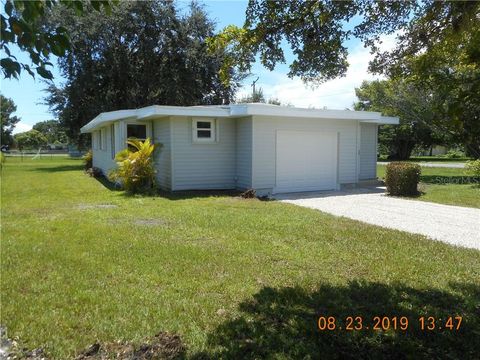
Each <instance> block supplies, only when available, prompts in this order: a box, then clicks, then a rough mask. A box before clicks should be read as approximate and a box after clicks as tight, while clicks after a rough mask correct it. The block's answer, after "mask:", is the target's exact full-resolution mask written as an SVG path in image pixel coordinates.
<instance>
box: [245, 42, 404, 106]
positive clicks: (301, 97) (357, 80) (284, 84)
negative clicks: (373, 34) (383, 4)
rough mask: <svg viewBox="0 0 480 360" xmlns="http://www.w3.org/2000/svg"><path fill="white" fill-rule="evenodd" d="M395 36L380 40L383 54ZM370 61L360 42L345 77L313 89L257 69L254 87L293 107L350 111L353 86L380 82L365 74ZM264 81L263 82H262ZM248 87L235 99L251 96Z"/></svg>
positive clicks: (282, 76) (298, 80) (370, 56)
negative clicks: (364, 82) (366, 81)
mask: <svg viewBox="0 0 480 360" xmlns="http://www.w3.org/2000/svg"><path fill="white" fill-rule="evenodd" d="M395 37H396V35H395V34H393V35H389V36H383V37H382V39H381V40H382V43H381V44H380V48H381V50H383V51H386V50H391V49H393V48H394V47H395V44H396V40H395ZM372 59H373V55H372V54H370V51H369V50H368V49H365V48H364V47H363V45H362V44H361V43H359V44H357V45H356V46H354V47H353V48H352V49H350V54H349V56H348V62H349V64H350V66H349V68H348V70H347V73H346V76H345V77H341V78H337V79H334V80H330V81H327V82H325V83H323V84H321V85H320V86H318V87H315V88H312V87H310V86H308V85H305V84H304V83H303V82H302V81H301V80H300V79H299V78H294V79H290V78H289V77H288V76H287V75H286V74H284V73H282V72H280V71H272V72H270V71H268V70H266V69H264V68H260V67H258V69H259V71H258V73H257V75H258V76H259V77H260V79H259V81H258V83H257V86H259V87H261V88H262V89H263V93H264V95H265V97H266V98H267V99H268V98H277V99H279V100H280V101H281V102H282V103H286V104H291V105H293V106H296V107H305V108H309V107H315V108H324V107H327V108H328V109H341V110H342V109H345V108H352V105H353V103H354V102H355V101H356V100H357V98H356V96H355V87H359V86H360V85H361V83H362V81H363V80H369V81H371V80H374V79H381V78H383V77H382V76H378V75H375V76H374V75H372V74H370V73H368V63H369V62H370V60H372ZM262 80H263V81H262ZM250 91H251V89H250V87H249V86H245V87H244V88H243V89H242V91H240V92H239V94H238V98H241V97H242V96H244V95H246V94H248V93H250Z"/></svg>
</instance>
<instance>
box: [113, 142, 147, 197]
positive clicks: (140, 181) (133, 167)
mask: <svg viewBox="0 0 480 360" xmlns="http://www.w3.org/2000/svg"><path fill="white" fill-rule="evenodd" d="M127 144H128V145H129V146H128V147H127V148H126V149H124V150H122V151H120V152H118V153H117V154H116V155H115V161H116V162H117V166H118V167H117V169H115V170H112V171H111V172H110V174H109V178H110V179H111V180H112V181H115V182H119V183H121V184H122V186H123V188H124V189H125V190H126V191H127V192H130V193H138V192H142V191H145V190H148V189H151V188H152V187H153V185H154V180H155V169H154V167H153V159H152V154H153V151H154V150H155V145H154V144H152V142H151V141H150V139H149V138H148V139H146V140H145V141H141V140H138V139H128V141H127Z"/></svg>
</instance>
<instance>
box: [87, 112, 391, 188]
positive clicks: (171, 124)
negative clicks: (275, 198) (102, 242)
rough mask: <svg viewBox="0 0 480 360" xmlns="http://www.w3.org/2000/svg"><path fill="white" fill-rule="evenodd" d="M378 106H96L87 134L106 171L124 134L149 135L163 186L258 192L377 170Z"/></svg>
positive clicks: (358, 177) (384, 120) (343, 180)
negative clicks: (98, 108) (102, 108)
mask: <svg viewBox="0 0 480 360" xmlns="http://www.w3.org/2000/svg"><path fill="white" fill-rule="evenodd" d="M379 124H398V118H396V117H384V116H381V114H380V113H378V112H366V111H349V110H316V109H301V108H294V107H283V106H276V105H267V104H235V105H225V106H191V107H179V106H149V107H145V108H141V109H136V110H120V111H112V112H107V113H102V114H100V115H98V116H97V117H96V118H95V119H93V120H92V121H90V122H89V123H88V124H87V125H85V126H84V127H82V129H81V131H82V132H83V133H91V134H92V144H93V166H95V167H98V168H100V169H102V171H103V172H104V173H108V171H109V170H110V169H112V168H113V167H115V166H116V164H115V161H114V156H115V153H117V152H118V151H120V150H121V149H124V148H125V147H126V140H127V138H129V137H135V138H139V139H145V138H147V137H150V138H152V139H153V141H154V142H155V143H161V144H162V147H161V148H160V149H159V151H157V152H156V154H155V166H156V170H157V183H158V184H159V186H160V187H161V188H162V189H165V190H172V191H175V190H208V189H239V190H243V189H255V190H256V191H257V194H260V195H267V194H274V193H282V192H299V191H315V190H332V189H339V188H340V187H341V185H344V184H356V183H358V182H360V181H362V180H368V179H375V178H376V161H377V158H376V154H377V129H378V125H379Z"/></svg>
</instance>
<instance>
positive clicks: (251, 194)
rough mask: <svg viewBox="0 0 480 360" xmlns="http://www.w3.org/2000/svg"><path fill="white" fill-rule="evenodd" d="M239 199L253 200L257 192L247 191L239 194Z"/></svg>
mask: <svg viewBox="0 0 480 360" xmlns="http://www.w3.org/2000/svg"><path fill="white" fill-rule="evenodd" d="M240 197H242V198H244V199H254V198H256V197H257V192H256V191H255V189H248V190H246V191H244V192H243V193H241V194H240Z"/></svg>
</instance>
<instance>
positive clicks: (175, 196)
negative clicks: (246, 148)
mask: <svg viewBox="0 0 480 360" xmlns="http://www.w3.org/2000/svg"><path fill="white" fill-rule="evenodd" d="M94 179H95V180H97V181H98V182H99V183H101V184H102V185H103V186H104V187H105V188H107V189H108V190H111V191H122V192H123V194H122V195H123V196H125V197H152V198H155V197H161V198H165V199H168V200H186V199H193V198H209V197H224V196H232V197H233V196H238V195H240V193H241V192H239V191H236V190H192V191H174V192H169V191H163V190H157V189H152V190H150V191H146V192H143V193H139V194H132V193H128V192H126V191H123V190H122V189H121V188H120V187H119V186H118V185H116V184H115V183H113V182H111V181H110V180H108V179H107V178H106V177H104V176H101V177H96V178H94Z"/></svg>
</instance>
